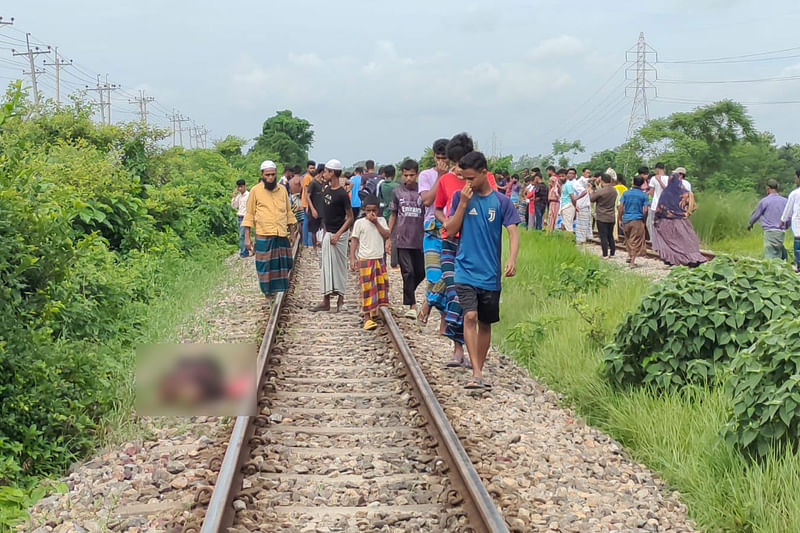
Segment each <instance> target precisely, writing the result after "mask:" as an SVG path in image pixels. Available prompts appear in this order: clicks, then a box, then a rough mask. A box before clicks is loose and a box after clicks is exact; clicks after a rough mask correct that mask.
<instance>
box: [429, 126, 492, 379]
mask: <svg viewBox="0 0 800 533" xmlns="http://www.w3.org/2000/svg"><path fill="white" fill-rule="evenodd" d="M472 151H474V146H473V143H472V139H471V138H470V136H469V135H467V134H466V133H459V134H458V135H456V136H455V137H453V138H452V139H450V142H449V143H447V158H448V159H449V160H450V163H451V170H450V172H448V173H447V174H443V175H442V176H441V177H440V178H439V184H438V185H437V189H436V199H435V200H434V206H435V207H436V212H435V214H436V220H438V221H439V222H441V223H442V256H441V267H442V280H443V281H444V284H445V298H446V303H445V317H444V319H445V323H446V327H445V330H444V335H445V336H446V337H448V338H450V339H452V341H453V358H452V359H451V360H450V362H448V363H447V366H449V367H459V366H464V367H466V368H471V365H470V360H469V357H464V323H463V319H464V316H463V313H462V310H461V304H460V303H459V302H458V296H457V295H456V288H455V281H454V279H453V277H454V275H455V260H456V252H457V251H458V235H448V234H447V232H446V231H445V230H444V223H445V222H446V221H447V216H446V215H445V213H449V212H450V203H451V201H452V199H453V194H455V192H456V191H460V190H461V189H463V188H464V184H465V183H466V182H465V181H464V178H462V177H461V169H460V168H459V167H458V162H459V161H460V160H461V158H462V157H464V156H465V155H467V154H468V153H470V152H472ZM487 178H488V180H489V185H490V186H491V187H492V189H494V190H497V183H496V182H495V179H494V175H492V174H491V173H488V174H487Z"/></svg>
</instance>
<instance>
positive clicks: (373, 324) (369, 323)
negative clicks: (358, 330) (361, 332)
mask: <svg viewBox="0 0 800 533" xmlns="http://www.w3.org/2000/svg"><path fill="white" fill-rule="evenodd" d="M377 327H378V323H377V322H375V321H374V320H372V319H368V320H366V321H365V322H364V329H365V330H367V331H372V330H373V329H375V328H377Z"/></svg>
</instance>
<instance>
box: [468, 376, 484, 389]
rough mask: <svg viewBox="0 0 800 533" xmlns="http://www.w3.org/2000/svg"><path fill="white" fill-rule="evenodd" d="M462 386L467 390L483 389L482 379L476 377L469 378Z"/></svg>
mask: <svg viewBox="0 0 800 533" xmlns="http://www.w3.org/2000/svg"><path fill="white" fill-rule="evenodd" d="M464 388H465V389H468V390H480V389H483V380H481V379H478V378H474V379H471V380H469V381H468V382H467V384H466V385H464Z"/></svg>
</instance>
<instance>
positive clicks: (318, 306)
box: [311, 304, 331, 313]
mask: <svg viewBox="0 0 800 533" xmlns="http://www.w3.org/2000/svg"><path fill="white" fill-rule="evenodd" d="M330 310H331V306H330V305H329V306H328V307H325V306H324V305H322V304H319V305H317V306H314V307H312V308H311V312H312V313H317V312H319V311H330Z"/></svg>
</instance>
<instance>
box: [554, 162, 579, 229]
mask: <svg viewBox="0 0 800 533" xmlns="http://www.w3.org/2000/svg"><path fill="white" fill-rule="evenodd" d="M575 174H577V172H575V169H574V168H571V169H569V170H564V169H563V168H562V169H560V170H559V171H558V181H559V183H560V184H561V202H560V206H561V210H560V211H559V213H560V214H561V229H563V230H564V231H568V232H569V233H573V232H574V228H573V227H572V223H573V222H574V221H575V203H576V202H575V188H574V187H573V183H572V180H574V179H575Z"/></svg>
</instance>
